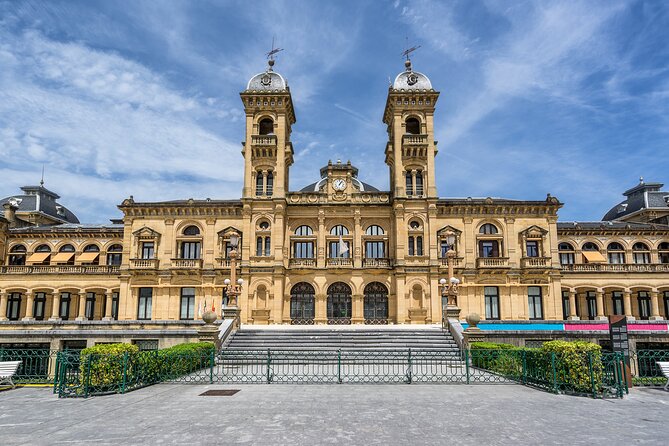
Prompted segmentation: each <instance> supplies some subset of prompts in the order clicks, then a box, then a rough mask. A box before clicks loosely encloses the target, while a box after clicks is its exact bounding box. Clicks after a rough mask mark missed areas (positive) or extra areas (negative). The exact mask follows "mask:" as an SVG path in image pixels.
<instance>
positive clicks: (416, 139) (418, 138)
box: [402, 134, 427, 144]
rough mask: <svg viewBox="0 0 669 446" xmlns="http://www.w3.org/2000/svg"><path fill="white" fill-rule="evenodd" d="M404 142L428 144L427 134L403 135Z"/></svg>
mask: <svg viewBox="0 0 669 446" xmlns="http://www.w3.org/2000/svg"><path fill="white" fill-rule="evenodd" d="M402 144H427V135H426V134H422V135H402Z"/></svg>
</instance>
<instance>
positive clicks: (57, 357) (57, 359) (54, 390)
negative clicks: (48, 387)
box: [53, 352, 60, 394]
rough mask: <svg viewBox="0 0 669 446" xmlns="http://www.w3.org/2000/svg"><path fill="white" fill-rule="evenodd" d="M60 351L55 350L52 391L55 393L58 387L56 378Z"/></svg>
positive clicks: (58, 372)
mask: <svg viewBox="0 0 669 446" xmlns="http://www.w3.org/2000/svg"><path fill="white" fill-rule="evenodd" d="M59 366H60V352H56V365H55V368H54V371H53V393H54V394H55V393H56V391H57V389H58V379H59V378H60V376H59V374H60V369H59Z"/></svg>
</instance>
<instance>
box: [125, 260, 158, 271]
mask: <svg viewBox="0 0 669 446" xmlns="http://www.w3.org/2000/svg"><path fill="white" fill-rule="evenodd" d="M158 264H159V261H158V259H130V268H133V269H158Z"/></svg>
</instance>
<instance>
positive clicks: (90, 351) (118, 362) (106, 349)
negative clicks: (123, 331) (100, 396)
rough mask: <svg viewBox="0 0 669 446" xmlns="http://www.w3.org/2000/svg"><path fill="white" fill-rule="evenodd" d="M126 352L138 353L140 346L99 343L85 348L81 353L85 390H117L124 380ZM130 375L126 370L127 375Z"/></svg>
mask: <svg viewBox="0 0 669 446" xmlns="http://www.w3.org/2000/svg"><path fill="white" fill-rule="evenodd" d="M126 353H127V355H128V356H129V357H130V356H133V355H136V354H138V353H139V348H138V347H137V346H136V345H133V344H98V345H95V346H93V347H88V348H85V349H83V350H82V351H81V353H80V354H79V355H80V356H79V357H80V359H81V360H80V362H79V372H80V373H79V377H80V380H81V383H82V385H83V386H84V387H85V391H88V389H95V390H96V391H98V392H101V393H102V392H109V391H115V390H116V387H117V386H119V385H121V384H122V382H123V375H124V373H123V371H124V363H123V361H124V356H125V355H126ZM126 369H127V367H126ZM128 375H129V373H128V371H127V370H126V377H127V376H128Z"/></svg>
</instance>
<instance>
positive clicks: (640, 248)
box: [632, 242, 650, 264]
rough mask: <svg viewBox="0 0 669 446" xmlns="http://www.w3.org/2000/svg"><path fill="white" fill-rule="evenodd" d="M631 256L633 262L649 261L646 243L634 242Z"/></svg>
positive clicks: (644, 262) (643, 262)
mask: <svg viewBox="0 0 669 446" xmlns="http://www.w3.org/2000/svg"><path fill="white" fill-rule="evenodd" d="M632 257H633V258H634V263H638V264H646V263H650V249H648V245H646V244H645V243H641V242H636V243H635V244H634V245H632Z"/></svg>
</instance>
